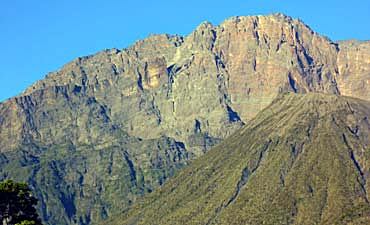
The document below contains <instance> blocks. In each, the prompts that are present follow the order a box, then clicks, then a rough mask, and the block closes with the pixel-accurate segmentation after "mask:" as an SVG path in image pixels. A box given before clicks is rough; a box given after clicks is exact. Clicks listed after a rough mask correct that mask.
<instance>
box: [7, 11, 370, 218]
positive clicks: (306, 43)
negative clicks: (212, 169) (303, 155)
mask: <svg viewBox="0 0 370 225" xmlns="http://www.w3.org/2000/svg"><path fill="white" fill-rule="evenodd" d="M369 48H370V43H369V42H356V41H347V42H340V43H334V42H332V41H330V40H329V39H328V38H325V37H323V36H320V35H319V34H317V33H315V32H314V31H312V30H311V29H310V28H309V27H308V26H307V25H305V24H304V23H303V22H301V21H299V20H296V19H292V18H290V17H288V16H285V15H282V14H274V15H269V16H249V17H233V18H230V19H228V20H226V21H224V22H223V23H221V24H220V25H217V26H216V25H212V24H210V23H208V22H205V23H202V24H201V25H199V26H198V27H197V28H196V29H195V30H194V31H193V32H192V33H190V34H189V35H187V36H186V37H181V36H176V35H153V36H151V37H148V38H147V39H145V40H141V41H138V42H136V43H135V44H134V45H132V46H131V47H129V48H127V49H122V50H118V49H110V50H105V51H102V52H99V53H97V54H95V55H91V56H87V57H80V58H78V59H76V60H74V61H72V62H70V63H68V64H66V65H65V66H64V67H62V68H61V69H60V70H58V71H56V72H52V73H50V74H48V75H47V76H46V77H45V79H43V80H40V81H38V82H36V83H35V84H34V85H32V86H31V87H29V88H28V89H27V90H25V92H24V93H23V94H22V95H20V96H17V97H14V98H12V99H9V100H8V101H5V102H3V103H1V104H0V146H1V147H0V152H1V157H0V159H1V160H2V161H1V162H2V163H1V165H0V176H1V178H5V177H7V178H18V179H20V180H25V179H26V180H28V181H30V182H31V183H32V184H33V188H34V189H35V192H36V193H37V196H38V197H39V198H40V199H41V201H40V205H39V207H40V212H41V214H42V216H43V220H44V221H45V222H46V223H50V224H55V223H57V224H75V223H76V224H89V223H91V222H92V221H93V222H99V221H101V220H103V219H105V218H107V217H109V216H110V215H112V214H114V213H116V212H117V209H118V208H120V209H122V208H125V207H126V206H128V205H130V204H131V203H132V202H134V201H135V199H136V196H140V195H142V194H144V193H146V192H150V191H151V190H152V189H154V188H155V187H157V186H158V185H161V184H162V183H163V182H164V181H165V180H166V179H167V178H168V177H170V176H171V175H172V174H173V173H174V172H175V171H176V168H180V167H182V166H184V165H186V164H187V161H188V159H192V158H194V157H198V156H199V155H202V154H203V153H204V152H206V151H207V150H208V149H210V147H212V146H214V145H215V144H217V143H219V141H220V140H222V139H224V138H226V137H227V136H229V135H230V134H231V133H233V132H234V131H235V130H237V129H239V128H240V127H241V126H242V125H243V124H246V123H248V121H249V120H250V119H251V118H253V117H254V116H255V115H256V114H257V113H258V112H260V111H261V110H262V109H263V108H264V107H266V106H267V105H269V104H270V103H271V102H272V100H273V99H274V98H275V97H276V95H277V94H278V93H281V92H287V91H290V92H297V93H307V92H323V93H331V94H337V95H340V94H342V95H349V96H355V97H357V98H362V99H368V100H370V96H369V94H368V93H370V92H369V84H368V82H369V80H370V66H369V65H370V64H369V60H370V58H369ZM97 155H99V157H98V156H97ZM115 160H119V161H118V162H117V163H114V161H115ZM53 164H56V165H53ZM58 171H59V172H58ZM61 171H62V172H61ZM111 171H116V172H117V175H118V174H119V176H124V177H122V178H119V179H118V177H117V179H114V182H113V183H112V181H111V179H112V177H114V175H112V174H111ZM46 179H47V180H48V181H46ZM139 181H140V182H139ZM45 182H46V183H45ZM81 190H83V191H81ZM112 190H115V192H114V193H116V192H117V193H118V192H119V193H120V194H119V195H116V196H114V195H113V194H111V193H113V192H112Z"/></svg>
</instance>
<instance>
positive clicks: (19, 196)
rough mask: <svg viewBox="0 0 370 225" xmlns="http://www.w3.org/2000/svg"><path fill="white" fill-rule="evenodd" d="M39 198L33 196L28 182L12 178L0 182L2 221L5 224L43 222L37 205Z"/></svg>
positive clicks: (21, 224)
mask: <svg viewBox="0 0 370 225" xmlns="http://www.w3.org/2000/svg"><path fill="white" fill-rule="evenodd" d="M36 205H37V199H36V198H35V197H33V196H32V194H31V190H30V189H29V187H28V185H27V184H26V183H15V182H13V181H12V180H5V181H2V182H0V221H2V224H4V225H12V224H16V225H18V224H19V225H37V224H41V221H40V219H39V216H38V214H37V212H36V209H35V206H36Z"/></svg>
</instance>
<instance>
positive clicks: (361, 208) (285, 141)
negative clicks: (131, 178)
mask: <svg viewBox="0 0 370 225" xmlns="http://www.w3.org/2000/svg"><path fill="white" fill-rule="evenodd" d="M369 117H370V104H369V102H368V101H363V100H359V99H355V98H349V97H343V96H336V95H327V94H319V93H308V94H292V93H289V94H282V95H280V96H278V97H277V99H276V100H274V101H273V103H272V104H271V105H270V106H268V107H267V108H266V109H264V110H263V111H262V112H260V113H259V114H258V115H257V116H256V117H255V118H254V119H252V120H251V121H249V123H248V124H247V125H246V126H245V127H244V128H242V129H240V130H239V131H238V132H236V133H234V134H233V135H231V136H230V137H229V138H227V139H226V140H225V141H223V142H222V143H221V144H219V145H218V146H216V147H215V148H213V149H212V150H211V151H209V152H207V153H206V154H205V155H203V156H201V157H200V158H198V159H196V160H194V161H193V162H192V164H191V165H190V166H188V167H187V168H185V169H183V170H182V171H181V172H179V174H177V175H176V176H175V177H174V178H172V179H170V180H169V181H168V182H167V183H166V184H164V185H163V187H161V188H159V189H158V190H157V191H155V192H154V193H152V194H149V195H148V196H147V197H145V198H144V199H143V200H142V201H139V202H138V203H137V204H136V205H135V206H134V207H132V208H131V209H130V210H129V211H126V212H124V213H122V214H121V216H118V217H117V218H115V220H112V221H111V222H110V223H108V224H115V225H117V224H131V225H139V224H153V225H166V224H171V225H177V224H179V225H180V224H221V225H222V224H225V225H226V224H227V225H229V224H235V225H239V224H282V225H288V224H293V225H296V224H297V225H298V224H299V225H306V224H307V225H312V224H320V225H324V224H348V225H349V224H352V225H353V224H369V222H370V216H369V215H370V204H369V200H368V198H369V191H370V185H369V182H368V179H369V169H370V168H369V160H370V154H369V153H370V123H369Z"/></svg>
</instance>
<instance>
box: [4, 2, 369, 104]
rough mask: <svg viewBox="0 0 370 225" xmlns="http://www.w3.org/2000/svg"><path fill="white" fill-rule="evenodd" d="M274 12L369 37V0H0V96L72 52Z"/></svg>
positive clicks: (331, 33) (347, 35)
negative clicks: (230, 18)
mask: <svg viewBox="0 0 370 225" xmlns="http://www.w3.org/2000/svg"><path fill="white" fill-rule="evenodd" d="M274 12H282V13H285V14H287V15H290V16H292V17H295V18H301V19H302V20H303V21H304V22H305V23H307V24H308V25H309V26H310V27H312V28H313V29H314V30H316V31H318V32H319V33H321V34H324V35H326V36H328V37H329V38H331V39H332V40H342V39H352V38H354V39H361V40H368V39H370V25H369V22H370V1H369V0H349V1H348V0H310V1H297V0H226V1H225V0H213V1H210V0H182V1H176V0H171V1H168V0H163V1H162V0H156V1H154V0H150V1H149V0H147V1H139V0H121V1H118V0H117V1H114V0H89V1H87V0H86V1H85V0H32V1H31V0H1V1H0V101H2V100H4V99H6V98H9V97H11V96H14V95H16V94H19V93H20V92H21V91H22V90H24V89H25V88H26V87H27V86H28V85H30V84H32V83H33V82H35V81H36V80H38V79H42V78H43V77H44V76H45V74H46V73H47V72H50V71H54V70H57V69H59V68H60V67H61V66H62V65H63V64H65V63H67V62H68V61H70V60H72V59H74V58H76V57H78V56H83V55H88V54H92V53H94V52H97V51H99V50H102V49H106V48H113V47H115V48H124V47H128V46H129V45H131V44H132V43H133V42H134V41H135V40H137V39H142V38H145V37H146V36H148V35H149V34H153V33H171V34H182V35H185V34H188V33H189V32H191V31H192V30H193V29H194V28H195V27H196V26H197V25H198V24H199V23H201V22H202V21H205V20H208V21H210V22H212V23H214V24H219V23H220V22H222V21H223V20H224V19H226V18H228V17H231V16H236V15H241V16H242V15H256V14H269V13H274Z"/></svg>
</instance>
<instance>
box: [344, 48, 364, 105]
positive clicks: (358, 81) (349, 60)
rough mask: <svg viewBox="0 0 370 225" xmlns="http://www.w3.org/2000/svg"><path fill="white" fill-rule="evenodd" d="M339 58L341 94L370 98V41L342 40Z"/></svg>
mask: <svg viewBox="0 0 370 225" xmlns="http://www.w3.org/2000/svg"><path fill="white" fill-rule="evenodd" d="M339 46H340V51H339V54H338V58H337V64H338V71H339V74H340V75H339V77H338V84H339V89H340V91H341V94H343V95H348V96H354V97H357V98H362V99H370V42H369V41H367V42H359V41H344V42H340V45H339Z"/></svg>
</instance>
